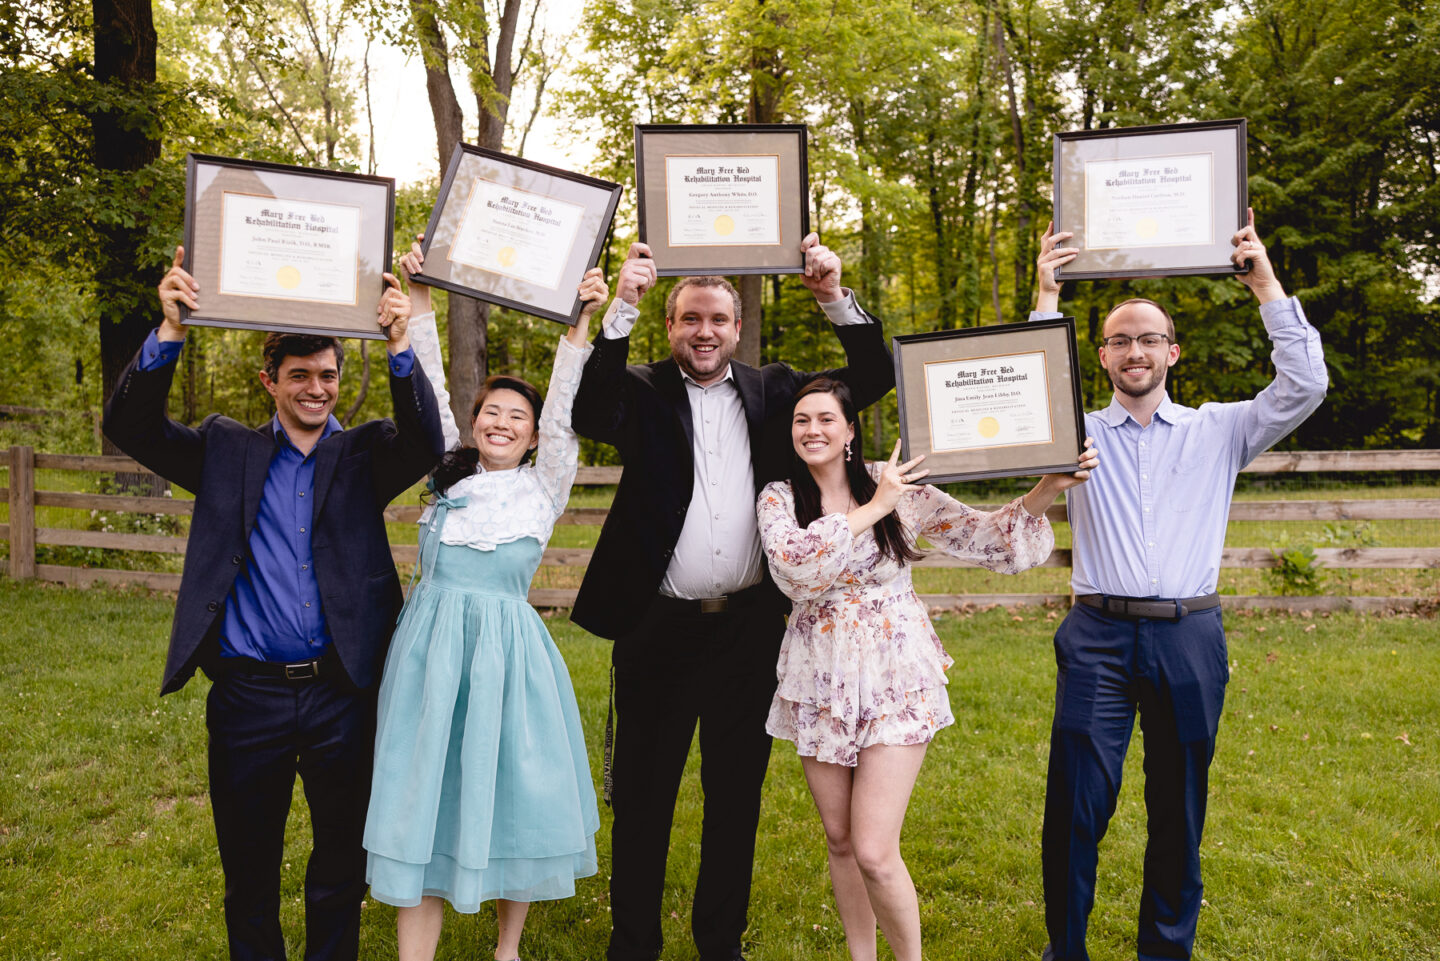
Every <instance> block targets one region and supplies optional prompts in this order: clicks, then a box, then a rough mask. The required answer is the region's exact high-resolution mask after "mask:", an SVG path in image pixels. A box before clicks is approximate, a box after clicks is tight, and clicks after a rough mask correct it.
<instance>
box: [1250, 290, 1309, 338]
mask: <svg viewBox="0 0 1440 961" xmlns="http://www.w3.org/2000/svg"><path fill="white" fill-rule="evenodd" d="M1260 319H1261V320H1263V321H1264V322H1265V330H1266V331H1268V332H1270V333H1274V332H1275V331H1277V330H1281V329H1283V328H1285V327H1297V326H1301V325H1308V321H1306V319H1305V310H1304V308H1302V307H1301V306H1300V298H1299V297H1282V298H1281V299H1280V300H1272V301H1270V302H1269V303H1267V304H1261V305H1260Z"/></svg>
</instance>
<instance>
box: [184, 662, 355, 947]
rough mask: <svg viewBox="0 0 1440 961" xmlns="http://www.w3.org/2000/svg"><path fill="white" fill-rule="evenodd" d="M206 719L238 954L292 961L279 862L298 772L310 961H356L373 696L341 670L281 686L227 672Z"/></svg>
mask: <svg viewBox="0 0 1440 961" xmlns="http://www.w3.org/2000/svg"><path fill="white" fill-rule="evenodd" d="M206 725H207V727H208V728H209V732H210V804H211V808H212V810H213V812H214V816H215V837H216V840H217V841H218V842H219V847H220V863H221V866H222V867H223V868H224V869H225V926H226V929H227V932H228V934H229V941H230V957H231V959H232V961H285V938H284V936H283V935H282V934H281V932H280V866H281V863H282V860H283V856H284V847H285V820H286V817H287V816H288V815H289V813H290V797H291V794H292V792H293V791H294V787H295V775H296V774H297V773H298V774H299V775H300V777H301V779H302V781H303V783H304V787H305V799H306V801H307V802H309V805H310V821H311V824H312V831H313V846H312V848H311V853H310V860H309V863H308V865H307V867H306V871H305V958H306V959H307V961H353V959H354V958H356V956H357V955H358V954H359V952H360V902H361V900H362V899H363V898H364V896H365V851H364V849H363V848H362V847H361V837H362V836H363V834H364V830H365V811H366V808H367V807H368V805H369V800H370V772H371V764H372V761H373V755H374V750H375V694H374V692H373V691H369V692H367V691H359V692H357V691H355V690H353V688H351V687H350V686H349V685H348V684H347V683H345V682H344V681H343V680H341V679H339V678H337V677H336V676H335V675H331V676H330V677H328V678H327V677H324V676H321V677H318V678H314V679H311V680H305V681H286V680H283V679H281V678H275V677H257V676H251V675H247V674H245V673H242V672H239V671H222V672H217V673H216V675H215V683H214V685H213V686H212V687H211V688H210V697H209V701H208V703H207V709H206Z"/></svg>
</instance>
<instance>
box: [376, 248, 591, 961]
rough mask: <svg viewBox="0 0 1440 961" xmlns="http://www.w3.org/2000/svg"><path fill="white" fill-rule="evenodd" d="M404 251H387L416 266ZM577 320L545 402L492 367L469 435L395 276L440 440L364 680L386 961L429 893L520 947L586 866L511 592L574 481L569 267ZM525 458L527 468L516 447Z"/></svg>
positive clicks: (547, 682)
mask: <svg viewBox="0 0 1440 961" xmlns="http://www.w3.org/2000/svg"><path fill="white" fill-rule="evenodd" d="M420 263H421V257H420V248H419V245H418V244H417V245H415V246H413V247H412V248H411V251H410V252H409V253H408V254H406V255H405V257H403V258H402V259H401V264H402V266H403V267H404V269H405V270H406V272H407V273H409V274H414V273H416V272H417V271H418V270H419V268H420ZM579 292H580V296H581V298H582V299H583V300H584V301H585V306H584V310H583V312H582V313H581V316H580V321H579V323H577V324H576V325H575V326H574V327H573V328H572V329H571V330H570V331H569V332H567V333H566V334H565V336H564V338H563V339H562V340H561V341H560V344H559V347H558V348H557V350H556V354H555V368H554V372H553V374H552V375H551V380H550V392H549V396H548V398H547V399H546V400H545V402H544V403H543V405H542V403H541V400H540V396H539V394H538V392H537V391H536V390H535V388H534V387H532V386H531V385H529V384H528V383H526V382H525V381H522V380H519V379H518V378H509V377H491V378H490V379H489V380H487V381H486V382H485V386H484V387H483V388H482V390H481V391H480V395H479V396H478V397H477V398H476V400H475V405H474V409H473V412H472V419H473V422H472V425H471V435H472V438H473V446H461V445H457V444H456V442H457V440H458V439H459V431H458V429H457V428H456V425H455V422H454V419H453V417H451V416H450V405H449V394H448V392H447V391H446V390H445V386H444V375H443V368H442V366H441V358H440V344H439V337H438V335H437V334H436V330H435V322H434V315H433V313H431V314H429V315H428V316H425V314H427V313H428V311H429V306H430V305H429V300H430V295H429V290H428V288H426V287H424V286H422V285H412V290H411V300H412V302H413V304H414V310H415V313H416V315H417V316H416V317H415V319H414V320H412V321H411V327H410V331H411V341H412V343H413V344H414V346H415V352H416V356H417V358H418V360H419V362H420V365H421V367H422V368H424V370H425V373H426V375H427V376H428V377H429V378H430V379H431V381H432V383H434V384H435V385H436V395H437V400H438V401H439V404H440V410H441V414H442V418H443V419H444V420H445V429H446V440H447V443H448V444H449V445H450V446H451V448H452V449H451V451H450V453H449V454H447V455H446V457H445V459H444V460H443V461H442V462H441V464H440V466H439V467H437V468H436V470H435V473H434V474H433V475H432V478H431V486H432V488H433V496H432V499H431V501H430V504H429V506H428V507H427V509H426V511H425V513H424V514H423V515H422V517H421V520H420V525H421V534H420V536H421V540H420V568H419V572H420V574H419V576H420V580H419V583H418V584H413V585H412V589H411V591H410V596H409V598H408V599H407V600H406V602H405V607H404V610H403V611H402V612H401V614H400V621H399V624H398V625H397V627H396V629H395V636H394V639H393V641H392V642H391V646H390V652H389V655H388V657H387V658H386V661H385V672H384V674H383V676H382V680H381V684H380V704H379V722H378V723H379V727H378V731H377V734H376V739H375V777H374V782H373V787H372V789H371V794H370V809H369V815H368V817H367V819H366V824H365V850H366V852H367V866H366V871H367V879H368V880H369V882H370V890H371V894H372V895H373V896H374V897H375V898H376V899H377V900H380V901H384V902H386V903H387V904H394V905H396V906H397V907H398V908H399V912H398V916H397V922H396V928H397V933H398V937H399V948H400V959H401V961H429V959H431V958H433V957H434V955H435V947H436V944H437V942H438V941H439V937H440V928H441V923H442V920H443V904H442V900H443V901H449V902H450V904H451V906H452V907H453V908H454V909H455V910H456V911H460V912H464V913H473V912H475V911H478V910H479V908H480V904H481V903H482V902H484V901H489V900H494V901H495V902H496V914H497V916H498V919H499V939H498V944H497V946H496V949H495V957H496V958H497V959H502V961H505V959H512V958H518V956H519V944H520V932H521V928H522V926H523V925H524V922H525V914H526V911H527V909H528V908H529V904H530V902H531V901H542V900H550V899H555V898H564V897H569V896H570V895H572V894H574V893H575V879H576V878H580V877H587V876H589V875H592V874H594V873H595V872H596V870H597V863H596V855H595V832H596V831H597V830H598V829H599V827H600V816H599V812H598V809H597V807H596V803H595V789H594V785H593V783H592V782H591V779H590V766H589V762H588V759H587V756H586V753H585V738H584V734H583V732H582V730H581V727H580V712H579V710H578V708H577V706H576V703H575V693H574V690H573V688H572V687H571V684H570V675H569V672H568V671H567V670H566V667H565V662H564V660H563V659H562V658H561V656H560V652H559V650H557V649H556V647H555V642H554V641H553V640H551V638H550V634H549V632H548V631H546V629H545V625H544V623H543V622H542V621H541V619H540V616H539V614H538V613H536V611H535V609H534V608H532V607H531V606H530V604H529V602H528V600H527V595H528V592H529V587H530V580H531V578H532V577H533V576H534V574H535V569H536V567H538V566H539V564H540V558H541V554H542V553H543V551H544V549H545V543H546V542H547V541H548V540H549V539H550V533H551V531H552V530H553V528H554V524H555V521H556V519H557V518H558V517H559V516H560V514H561V513H562V512H563V511H564V509H565V502H566V499H567V498H568V497H569V493H570V485H571V484H572V483H573V482H574V479H575V472H576V469H577V464H578V457H579V440H578V439H577V438H576V436H575V432H574V431H573V430H572V429H571V427H570V407H571V403H572V401H573V400H574V397H575V391H576V389H577V387H578V386H579V383H580V374H581V371H582V370H583V368H584V366H585V359H586V357H587V356H588V355H589V352H590V349H591V348H590V345H589V344H588V343H587V342H586V339H585V335H586V332H587V330H588V327H589V320H590V317H591V315H592V314H593V313H594V312H595V310H596V309H598V308H599V307H600V305H601V304H602V303H603V302H604V300H605V298H606V296H607V293H608V291H607V289H606V286H605V281H604V278H603V277H602V276H601V273H600V271H599V270H598V269H597V270H592V271H590V272H589V273H587V274H586V275H585V279H584V281H583V282H582V283H581V285H580V288H579ZM532 451H533V452H534V462H533V463H529V462H528V461H529V457H530V454H531V452H532Z"/></svg>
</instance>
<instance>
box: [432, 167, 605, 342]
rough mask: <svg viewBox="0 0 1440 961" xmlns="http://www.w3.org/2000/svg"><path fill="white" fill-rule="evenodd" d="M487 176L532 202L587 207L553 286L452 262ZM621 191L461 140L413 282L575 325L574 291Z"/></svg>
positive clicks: (595, 255) (599, 247) (600, 244)
mask: <svg viewBox="0 0 1440 961" xmlns="http://www.w3.org/2000/svg"><path fill="white" fill-rule="evenodd" d="M482 181H484V182H488V183H489V184H491V185H493V186H495V187H498V188H500V189H501V190H504V191H509V192H511V193H515V194H525V195H529V196H530V197H537V198H540V200H539V201H527V202H530V203H537V202H544V201H548V202H551V203H552V204H555V205H556V206H558V205H560V204H564V205H566V206H568V207H572V208H575V207H578V208H581V212H580V213H578V214H575V215H573V216H575V217H576V218H577V220H576V222H575V224H574V229H575V233H574V234H573V236H572V239H571V242H570V245H569V249H568V250H559V251H553V256H555V257H560V258H562V260H561V261H560V262H559V265H558V267H557V269H556V270H555V271H554V276H556V277H557V281H556V283H555V284H553V285H551V284H545V283H542V282H537V281H535V280H531V279H527V278H525V277H524V276H520V275H518V274H506V273H504V272H502V271H500V270H498V269H496V268H494V267H486V266H484V265H478V264H474V263H469V262H464V261H461V260H457V259H454V257H453V254H454V250H455V245H454V241H455V238H456V235H457V234H458V233H459V231H460V229H461V227H462V226H463V224H464V222H465V218H466V213H467V210H468V209H469V205H470V204H471V203H472V202H473V200H474V199H475V198H476V191H477V190H478V185H479V183H480V182H482ZM622 190H623V188H622V187H621V186H620V185H619V184H615V183H611V182H610V181H608V180H600V179H598V178H596V177H589V176H586V175H585V174H579V173H574V172H572V171H569V170H561V169H560V168H558V167H550V166H547V165H545V164H541V163H536V162H535V161H533V160H526V159H524V158H523V157H512V156H510V155H509V154H505V153H501V152H500V151H498V150H487V149H485V148H484V147H477V146H474V145H473V144H467V143H457V144H456V145H455V149H454V150H452V151H451V152H450V162H449V164H448V166H447V167H446V169H445V177H444V179H443V180H442V181H441V182H440V193H439V196H438V197H437V198H436V200H435V206H434V208H433V209H432V210H431V212H430V220H429V223H428V224H427V225H426V228H425V240H424V243H422V244H421V250H422V251H423V253H424V255H425V265H424V269H423V270H422V271H421V272H420V273H419V274H416V275H415V279H416V280H417V281H419V282H420V283H423V284H429V285H431V286H433V287H440V288H443V289H445V290H449V291H452V292H454V293H458V294H464V295H466V296H468V297H476V298H478V299H480V300H484V301H487V302H489V303H492V304H495V305H496V306H499V307H506V308H509V309H511V310H519V311H523V312H525V313H527V314H533V315H535V316H536V317H543V318H545V319H546V320H553V321H556V322H557V323H562V324H567V325H569V326H572V327H573V326H574V325H575V323H576V321H578V320H579V318H580V311H581V309H582V308H583V306H584V304H583V302H582V301H581V300H580V298H579V296H578V295H577V294H576V292H575V288H576V287H578V286H579V284H580V281H581V279H583V278H584V276H585V272H586V271H587V270H589V269H590V268H591V267H594V266H595V265H596V264H597V263H598V262H599V260H600V255H601V253H602V252H603V251H604V249H605V243H606V240H607V238H608V236H609V233H610V226H611V224H612V222H613V221H614V219H615V210H616V208H617V207H618V206H619V203H620V194H621V192H622ZM553 263H554V262H553V261H552V264H553Z"/></svg>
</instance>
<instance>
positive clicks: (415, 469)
mask: <svg viewBox="0 0 1440 961" xmlns="http://www.w3.org/2000/svg"><path fill="white" fill-rule="evenodd" d="M390 399H391V401H392V402H393V403H394V404H395V422H394V424H393V425H387V427H389V428H390V429H388V430H383V431H381V432H380V439H379V441H378V442H377V444H376V447H377V450H376V451H375V455H376V456H375V458H374V461H373V463H374V465H375V468H374V469H375V496H376V499H377V500H378V501H379V503H381V504H388V503H390V502H391V501H392V500H394V499H395V498H396V497H398V496H400V495H401V494H403V493H404V492H405V491H406V490H407V489H408V488H409V487H410V485H411V484H413V483H415V482H416V481H417V480H419V479H420V478H422V477H424V476H425V475H426V474H427V473H429V472H430V469H431V468H433V467H434V466H435V464H436V463H437V462H439V460H440V458H441V457H443V456H444V455H445V432H444V429H443V428H442V427H441V426H440V407H439V405H438V404H437V403H436V401H435V390H434V388H432V387H431V386H430V380H429V378H427V377H426V376H425V371H424V370H422V369H421V367H420V363H419V361H416V362H415V365H414V366H413V367H412V368H411V372H410V376H409V377H397V376H395V373H394V371H391V372H390Z"/></svg>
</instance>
